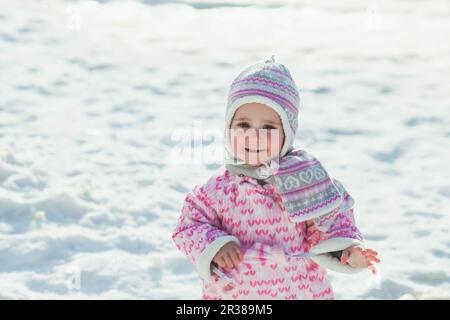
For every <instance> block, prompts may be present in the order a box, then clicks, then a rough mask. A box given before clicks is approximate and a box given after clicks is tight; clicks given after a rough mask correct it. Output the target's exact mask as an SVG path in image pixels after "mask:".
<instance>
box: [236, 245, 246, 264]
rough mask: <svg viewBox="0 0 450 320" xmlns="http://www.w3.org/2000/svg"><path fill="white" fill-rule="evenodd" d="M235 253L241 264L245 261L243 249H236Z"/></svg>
mask: <svg viewBox="0 0 450 320" xmlns="http://www.w3.org/2000/svg"><path fill="white" fill-rule="evenodd" d="M235 251H236V255H237V257H238V259H239V262H241V261H242V260H244V254H243V253H242V251H241V249H239V248H236V249H235Z"/></svg>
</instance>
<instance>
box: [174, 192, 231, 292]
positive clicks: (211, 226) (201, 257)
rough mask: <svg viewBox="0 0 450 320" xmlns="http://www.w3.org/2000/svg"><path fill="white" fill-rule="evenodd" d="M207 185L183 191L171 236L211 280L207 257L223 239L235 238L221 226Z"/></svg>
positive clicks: (223, 242)
mask: <svg viewBox="0 0 450 320" xmlns="http://www.w3.org/2000/svg"><path fill="white" fill-rule="evenodd" d="M206 189H207V188H206V187H205V186H202V187H200V188H198V187H195V188H194V190H193V191H191V192H190V193H188V194H187V196H186V198H185V200H184V204H183V206H182V209H181V216H180V217H179V219H178V223H177V226H176V228H175V230H174V231H173V234H172V240H173V241H174V243H175V245H176V246H177V248H178V250H180V251H181V252H182V253H183V254H184V255H185V256H186V257H187V258H188V259H189V261H191V263H192V264H194V265H195V267H196V268H197V271H198V272H199V275H200V277H201V278H202V279H204V280H205V281H207V282H209V283H212V282H213V279H212V274H211V261H212V259H213V258H214V256H215V255H216V253H217V252H218V251H219V249H220V248H221V247H222V246H223V245H224V244H226V243H228V242H230V241H234V242H236V243H237V244H239V245H240V241H239V239H238V238H236V237H234V236H231V235H229V234H227V233H226V232H225V231H223V230H222V229H221V219H220V217H219V216H218V215H217V212H216V210H215V208H214V206H213V202H214V201H213V200H212V197H210V195H209V194H208V192H207V190H206Z"/></svg>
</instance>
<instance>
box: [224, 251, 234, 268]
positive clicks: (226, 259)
mask: <svg viewBox="0 0 450 320" xmlns="http://www.w3.org/2000/svg"><path fill="white" fill-rule="evenodd" d="M222 257H223V260H224V262H225V265H226V267H227V268H230V269H232V268H233V262H232V261H231V258H230V257H229V256H228V254H224V255H223V256H222Z"/></svg>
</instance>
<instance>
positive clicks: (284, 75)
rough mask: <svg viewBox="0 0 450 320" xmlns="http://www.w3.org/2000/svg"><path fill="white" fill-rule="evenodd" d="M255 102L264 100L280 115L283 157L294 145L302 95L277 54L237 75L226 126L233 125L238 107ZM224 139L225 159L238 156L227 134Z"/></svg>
mask: <svg viewBox="0 0 450 320" xmlns="http://www.w3.org/2000/svg"><path fill="white" fill-rule="evenodd" d="M252 102H256V103H262V104H265V105H267V106H269V107H271V108H272V109H274V110H275V111H276V112H277V113H278V115H279V116H280V119H281V123H282V125H283V130H284V135H285V140H284V144H283V147H282V148H281V152H280V157H282V156H284V155H285V154H286V153H287V152H288V151H289V150H290V149H292V145H293V142H294V138H295V134H296V132H297V127H298V109H299V104H300V97H299V93H298V89H297V85H296V84H295V82H294V80H293V79H292V76H291V74H290V72H289V70H288V68H286V67H285V66H284V65H282V64H281V63H278V62H275V56H272V57H271V58H270V59H268V60H265V61H262V62H258V63H255V64H252V65H250V66H248V67H246V68H245V69H244V70H243V71H242V72H241V73H240V74H239V75H238V76H237V77H236V78H235V79H234V81H233V82H232V84H231V86H230V90H229V94H228V103H227V107H226V113H225V130H227V129H229V128H230V125H231V120H232V119H233V116H234V113H235V112H236V110H237V109H238V108H239V107H240V106H242V105H243V104H246V103H252ZM225 141H226V143H225V145H226V149H225V152H226V159H225V160H226V161H228V162H229V161H231V160H232V159H235V158H234V155H233V153H232V151H231V146H230V142H229V139H228V138H227V137H226V138H225Z"/></svg>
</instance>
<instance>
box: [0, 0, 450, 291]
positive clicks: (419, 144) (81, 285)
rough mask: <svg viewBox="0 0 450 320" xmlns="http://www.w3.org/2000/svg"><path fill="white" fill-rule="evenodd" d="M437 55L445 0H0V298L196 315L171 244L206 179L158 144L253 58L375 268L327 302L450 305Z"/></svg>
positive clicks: (447, 140)
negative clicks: (340, 189)
mask: <svg viewBox="0 0 450 320" xmlns="http://www.w3.org/2000/svg"><path fill="white" fill-rule="evenodd" d="M448 39H450V3H449V2H448V1H445V0H440V1H439V0H437V1H425V0H416V1H406V0H397V1H387V0H386V1H356V0H354V1H340V2H332V1H326V0H320V1H312V0H310V1H257V0H239V1H203V0H198V1H181V0H180V1H163V0H159V1H157V0H155V1H151V0H147V1H118V0H117V1H106V0H103V1H98V2H94V1H62V0H61V1H58V0H54V1H52V0H41V1H33V0H18V1H8V0H0V299H67V298H75V299H78V298H86V299H181V298H184V299H200V297H201V287H200V280H199V278H198V275H197V272H196V271H195V269H194V266H193V265H191V264H190V263H189V261H188V260H187V259H186V258H185V257H184V256H183V255H182V254H181V252H179V251H178V250H177V248H176V247H175V245H174V243H173V242H172V239H171V234H172V231H173V228H174V227H175V225H176V222H177V219H178V217H179V215H180V210H181V205H182V202H183V200H184V197H185V195H186V193H187V192H188V191H189V190H190V189H192V188H193V187H194V185H196V184H201V183H204V182H205V181H206V179H207V178H208V177H209V176H211V175H212V174H215V173H218V172H220V171H221V170H223V167H221V166H220V161H219V163H216V164H215V163H211V162H209V163H208V162H205V161H203V162H202V161H197V162H195V161H192V160H190V159H189V157H188V156H186V155H185V156H183V157H182V159H181V160H182V161H179V162H178V163H177V162H174V161H172V160H173V157H174V151H176V150H177V148H178V147H180V145H181V146H184V147H186V146H189V140H188V142H187V143H186V141H184V142H183V143H181V144H180V141H177V139H178V138H179V134H180V129H181V130H182V131H181V132H182V135H184V136H189V133H190V132H194V131H195V130H197V129H198V127H199V126H200V127H201V128H203V129H205V130H216V131H218V132H219V133H221V130H222V126H223V119H224V110H225V104H226V96H227V91H228V87H229V85H230V83H231V81H232V79H233V78H234V77H235V76H236V75H237V74H238V73H239V72H240V71H241V70H242V68H244V67H245V66H247V65H249V64H251V63H254V62H256V61H259V60H262V59H267V58H269V57H270V56H271V55H272V54H275V57H276V60H277V61H279V62H282V63H284V64H286V65H287V66H288V67H289V68H290V70H291V73H292V74H293V76H294V78H295V81H296V82H297V85H298V86H299V88H300V94H301V100H302V102H301V110H300V117H299V118H300V119H299V132H298V134H297V137H296V142H295V146H296V147H300V148H304V149H306V150H308V151H309V152H311V153H312V154H313V155H315V156H316V157H318V158H319V159H321V161H322V163H323V164H324V166H325V167H326V168H327V169H328V171H329V172H330V173H331V174H332V175H333V176H335V177H337V178H338V179H340V180H341V181H342V183H343V184H344V186H345V187H346V189H347V190H348V191H349V192H350V193H351V194H352V196H353V197H354V198H355V200H356V203H355V214H356V221H357V224H358V226H359V228H360V229H361V231H362V232H363V233H364V234H365V237H366V238H367V242H368V245H369V246H371V247H373V248H374V249H376V250H378V251H379V254H380V258H381V259H382V265H381V266H380V274H379V276H378V277H377V278H372V277H371V276H370V273H369V272H363V273H360V274H358V275H350V276H349V275H343V274H337V273H333V272H331V273H330V277H331V281H332V283H333V287H334V290H335V295H336V298H337V299H449V298H450V237H449V234H450V223H449V214H450V199H449V198H450V169H449V160H450V157H449V153H450V152H449V147H450V99H449V98H450V41H449V40H448ZM183 130H184V131H183ZM183 132H184V133H183ZM186 132H187V134H186V135H185V133H186ZM219 138H221V137H219ZM197 142H198V141H197ZM200 142H201V141H200ZM203 144H204V145H205V146H209V147H210V148H211V149H210V150H209V151H207V152H206V153H207V154H208V155H211V152H212V151H211V150H214V148H215V150H221V146H222V141H221V140H220V139H219V140H217V139H216V140H211V139H210V140H209V141H204V142H203ZM175 157H176V153H175Z"/></svg>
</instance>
